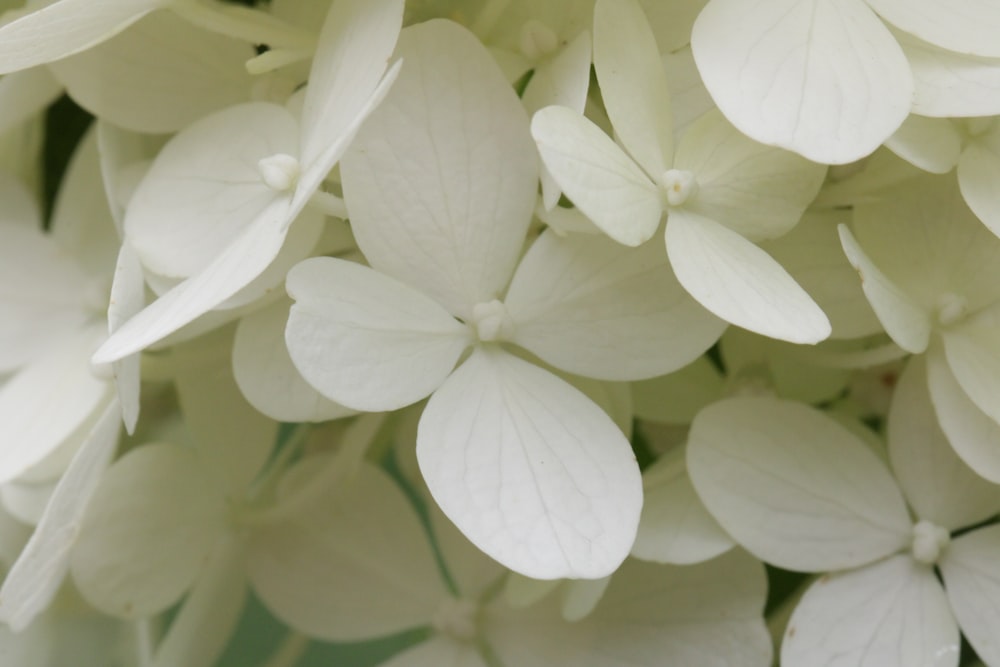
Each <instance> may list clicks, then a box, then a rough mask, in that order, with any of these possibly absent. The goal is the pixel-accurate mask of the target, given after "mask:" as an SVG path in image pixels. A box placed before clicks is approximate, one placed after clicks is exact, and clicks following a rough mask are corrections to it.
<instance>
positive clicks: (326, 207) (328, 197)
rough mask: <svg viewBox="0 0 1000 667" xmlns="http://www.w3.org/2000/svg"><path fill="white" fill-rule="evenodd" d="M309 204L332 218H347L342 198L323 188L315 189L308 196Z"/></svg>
mask: <svg viewBox="0 0 1000 667" xmlns="http://www.w3.org/2000/svg"><path fill="white" fill-rule="evenodd" d="M309 206H310V207H312V208H314V209H316V210H317V211H320V212H321V213H323V214H324V215H328V216H330V217H332V218H340V219H341V220H346V219H347V217H348V216H347V205H346V204H344V200H343V199H341V198H340V197H338V196H337V195H335V194H333V193H332V192H326V191H325V190H317V191H316V192H314V193H313V194H312V196H311V197H309Z"/></svg>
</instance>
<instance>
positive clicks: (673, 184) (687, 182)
mask: <svg viewBox="0 0 1000 667" xmlns="http://www.w3.org/2000/svg"><path fill="white" fill-rule="evenodd" d="M660 190H661V191H662V192H663V193H664V194H665V195H666V197H667V203H668V204H670V205H671V206H680V205H681V204H683V203H684V202H686V201H687V200H688V199H690V198H691V197H692V196H694V195H695V194H696V193H697V192H698V181H697V180H695V177H694V174H693V173H691V172H690V171H686V170H684V169H668V170H667V171H665V172H663V175H662V176H660Z"/></svg>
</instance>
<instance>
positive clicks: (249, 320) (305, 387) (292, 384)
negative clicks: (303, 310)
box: [233, 299, 353, 422]
mask: <svg viewBox="0 0 1000 667" xmlns="http://www.w3.org/2000/svg"><path fill="white" fill-rule="evenodd" d="M291 307H292V301H291V299H280V300H278V301H275V302H274V303H273V304H271V305H269V306H267V307H265V308H261V309H260V310H258V311H256V312H254V313H251V314H250V315H248V316H246V317H244V318H243V319H242V320H240V323H239V326H237V328H236V340H235V342H234V343H233V373H234V374H235V376H236V383H237V384H238V385H239V387H240V391H242V392H243V395H244V396H245V397H246V399H247V401H249V402H250V404H251V405H253V406H254V407H255V408H257V409H258V410H260V411H261V412H262V413H264V414H265V415H267V416H268V417H271V418H272V419H276V420H278V421H283V422H306V421H313V422H322V421H327V420H328V419H339V418H340V417H346V416H347V415H350V414H353V411H352V410H350V409H349V408H345V407H344V406H342V405H340V404H339V403H334V402H333V401H331V400H329V399H327V398H324V397H323V395H322V394H320V393H319V392H318V391H316V390H315V389H313V387H312V385H310V384H309V383H307V382H306V381H305V379H304V378H303V377H302V374H301V373H299V371H298V369H297V368H295V365H294V364H293V363H292V358H291V357H290V356H289V355H288V348H287V347H286V345H285V325H286V324H287V323H288V311H289V309H290V308H291Z"/></svg>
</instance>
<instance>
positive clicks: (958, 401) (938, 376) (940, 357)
mask: <svg viewBox="0 0 1000 667" xmlns="http://www.w3.org/2000/svg"><path fill="white" fill-rule="evenodd" d="M927 385H928V388H929V389H930V392H931V399H932V401H933V402H934V411H935V413H936V414H937V419H938V423H939V424H940V425H941V430H942V431H944V433H945V435H946V436H947V437H948V441H949V442H950V443H951V446H952V447H953V448H954V449H955V453H956V454H958V455H959V457H961V459H962V460H963V461H965V463H966V464H968V466H969V467H970V468H972V469H973V470H974V471H975V472H976V474H978V475H980V476H982V477H985V478H986V479H988V480H990V481H991V482H995V483H1000V446H998V443H1000V424H997V423H996V422H995V421H994V420H993V419H991V418H990V417H989V416H987V415H986V414H985V413H984V412H983V411H982V410H980V409H979V408H978V407H976V404H975V403H973V402H972V399H970V398H969V396H968V394H966V393H965V391H964V390H963V389H962V387H961V385H959V384H958V380H956V379H955V375H954V374H953V373H952V371H951V368H949V367H948V362H947V360H946V359H945V357H944V351H943V350H941V349H939V348H936V349H932V350H931V352H930V354H928V356H927Z"/></svg>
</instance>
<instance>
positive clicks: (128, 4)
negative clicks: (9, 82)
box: [0, 0, 168, 73]
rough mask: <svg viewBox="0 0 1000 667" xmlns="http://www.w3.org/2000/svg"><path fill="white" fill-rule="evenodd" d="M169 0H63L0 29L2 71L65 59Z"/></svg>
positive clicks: (112, 34) (111, 34)
mask: <svg viewBox="0 0 1000 667" xmlns="http://www.w3.org/2000/svg"><path fill="white" fill-rule="evenodd" d="M167 4H168V0H100V1H99V2H94V0H59V1H58V2H54V3H52V4H49V5H47V6H45V7H42V8H41V9H39V10H37V11H34V12H31V13H29V14H27V15H25V16H22V17H21V18H19V19H17V20H15V21H12V22H10V23H7V24H6V25H4V26H3V27H2V28H0V73H7V72H13V71H15V70H20V69H27V68H28V67H33V66H34V65H41V64H43V63H47V62H51V61H53V60H58V59H59V58H65V57H66V56H69V55H72V54H74V53H78V52H80V51H83V50H84V49H87V48H89V47H91V46H93V45H95V44H99V43H101V42H102V41H104V40H106V39H108V38H109V37H112V36H114V35H116V34H117V33H119V32H120V31H122V30H124V29H125V28H127V27H128V26H130V25H131V24H133V23H135V22H136V21H138V20H139V19H140V18H142V17H143V16H145V15H146V14H148V13H149V12H151V11H153V10H154V9H158V8H159V7H163V6H165V5H167Z"/></svg>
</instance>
